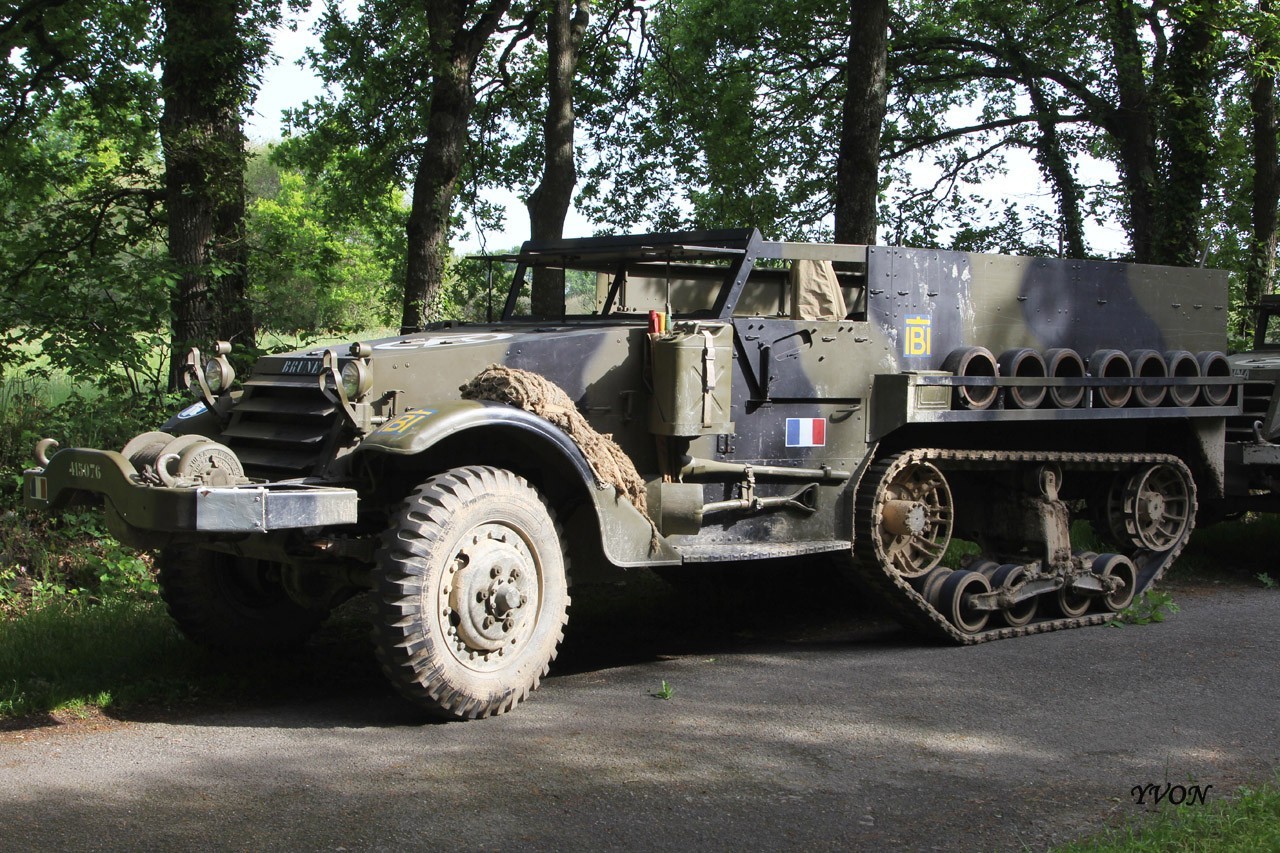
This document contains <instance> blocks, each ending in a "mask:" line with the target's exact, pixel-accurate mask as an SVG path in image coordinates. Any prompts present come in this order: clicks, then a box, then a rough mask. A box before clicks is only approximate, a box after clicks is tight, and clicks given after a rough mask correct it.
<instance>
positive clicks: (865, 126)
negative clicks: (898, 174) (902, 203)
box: [835, 0, 889, 245]
mask: <svg viewBox="0 0 1280 853" xmlns="http://www.w3.org/2000/svg"><path fill="white" fill-rule="evenodd" d="M888 45H889V2H888V0H849V50H848V53H847V55H846V59H845V95H844V109H843V113H842V116H841V126H840V157H839V161H838V162H837V164H836V192H835V239H836V242H837V243H864V244H868V245H870V244H873V243H875V241H876V202H877V200H878V198H879V194H880V131H881V128H882V126H883V125H884V115H885V105H886V103H887V100H888V96H889V84H888V76H887V73H886V71H887V65H888Z"/></svg>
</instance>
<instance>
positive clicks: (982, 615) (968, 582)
mask: <svg viewBox="0 0 1280 853" xmlns="http://www.w3.org/2000/svg"><path fill="white" fill-rule="evenodd" d="M990 591H991V584H990V583H988V582H987V579H986V577H985V576H983V575H981V574H979V573H978V572H952V573H951V574H950V575H948V576H947V579H946V580H944V581H943V582H942V587H941V588H940V589H939V590H938V602H939V604H941V605H942V606H941V607H940V608H939V610H941V611H942V614H943V615H944V616H946V617H947V619H948V621H950V622H951V624H952V625H955V626H956V627H957V628H959V629H960V630H961V631H963V632H964V633H966V634H976V633H978V632H979V631H981V630H982V629H983V628H985V627H987V621H988V620H989V619H990V618H991V613H990V611H987V610H978V609H976V608H974V607H971V606H969V604H968V603H967V601H966V597H967V596H970V595H981V594H982V593H984V592H990Z"/></svg>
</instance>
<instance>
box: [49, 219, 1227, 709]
mask: <svg viewBox="0 0 1280 853" xmlns="http://www.w3.org/2000/svg"><path fill="white" fill-rule="evenodd" d="M495 262H500V263H502V264H504V265H506V266H509V267H510V268H512V269H513V270H514V275H513V282H512V287H511V290H510V292H509V295H508V297H507V299H506V302H505V306H504V307H502V309H501V313H500V316H501V319H500V320H499V321H496V322H492V323H485V324H475V325H460V324H441V325H438V326H435V327H432V328H429V329H427V330H425V331H423V332H420V333H417V334H411V335H405V336H401V337H396V338H390V339H385V340H371V341H359V342H356V343H353V344H352V345H351V346H350V347H349V348H348V347H344V348H340V349H331V350H314V351H304V352H296V353H291V354H288V355H278V356H271V357H267V358H263V359H261V360H260V361H259V362H258V363H257V365H255V367H254V369H253V372H252V374H251V375H250V376H249V377H247V378H245V379H244V381H243V382H242V383H240V385H239V387H234V386H235V383H234V382H233V377H232V375H231V373H230V366H229V365H228V364H227V362H226V359H225V355H224V354H223V352H222V350H223V349H225V347H222V346H219V348H217V349H215V352H214V355H213V357H211V358H209V359H208V360H207V361H206V360H205V359H203V358H202V357H201V356H200V355H199V354H198V353H193V354H192V355H191V356H189V358H188V375H189V378H190V383H191V386H192V388H193V389H195V390H196V392H197V393H198V395H199V396H200V398H201V402H199V403H197V404H196V405H194V406H192V407H191V408H189V409H187V410H186V411H184V412H182V413H181V414H179V415H178V416H176V417H175V418H173V419H172V420H170V421H169V422H168V423H167V424H165V425H164V427H163V428H162V429H161V430H160V431H158V432H155V433H147V434H144V435H142V436H139V437H138V438H136V439H134V440H133V441H132V442H130V444H129V445H128V446H127V447H125V448H124V449H123V450H122V451H120V452H115V451H100V450H86V449H66V450H59V451H58V452H56V453H54V454H53V455H52V456H50V455H49V451H50V450H51V449H52V447H53V445H52V443H50V442H43V443H42V444H41V445H40V446H39V447H38V450H37V455H38V457H39V458H40V460H41V465H42V467H41V468H39V469H36V470H32V471H29V472H27V474H26V483H25V489H26V495H27V500H28V502H29V503H30V504H32V505H34V506H42V507H58V506H62V505H65V504H67V503H69V502H73V501H84V500H97V499H101V500H103V501H104V502H105V506H106V511H107V515H108V518H109V519H110V521H111V523H112V526H113V529H114V531H115V532H116V533H117V535H118V536H119V537H120V538H121V539H123V540H125V541H128V542H132V543H135V544H138V545H141V546H144V547H152V548H156V549H159V551H160V554H159V563H160V567H161V582H162V587H163V591H164V594H165V598H166V600H167V601H168V603H169V607H170V610H171V612H172V613H173V615H174V617H175V618H176V620H177V621H178V624H179V625H180V627H181V628H182V629H183V630H184V631H185V632H186V633H187V634H188V635H189V636H190V637H192V638H193V639H196V640H199V641H203V642H207V643H210V644H213V645H217V646H224V647H240V648H245V647H249V648H256V647H267V646H279V645H284V644H289V643H295V642H298V641H300V640H302V639H304V638H305V637H306V635H307V634H308V632H309V631H311V630H312V629H313V628H314V627H315V626H316V625H317V624H318V623H319V622H320V621H321V620H322V619H323V618H324V616H325V614H326V613H327V612H328V610H329V609H330V608H332V607H333V606H335V605H336V604H337V603H339V602H341V601H342V600H343V599H345V598H347V597H349V596H351V595H354V594H356V593H358V592H360V591H363V590H372V591H373V593H374V595H373V597H374V600H375V602H376V614H377V615H376V617H375V618H376V619H377V623H378V624H377V635H378V637H379V649H378V652H379V657H380V660H381V662H382V665H383V667H384V669H385V671H386V672H387V674H388V676H389V677H390V679H391V680H392V682H393V683H394V684H395V685H396V686H397V687H398V688H399V689H400V691H401V692H403V693H404V694H405V695H407V696H409V697H410V698H411V699H413V700H415V701H417V702H419V703H421V704H422V705H423V706H424V707H426V708H428V709H430V710H432V711H434V712H437V713H440V714H442V715H445V716H450V717H462V718H469V717H478V716H487V715H490V714H494V713H501V712H503V711H506V710H509V709H510V708H512V707H513V706H514V705H515V704H517V703H518V702H520V701H521V700H523V699H524V698H525V697H526V696H527V695H528V693H529V692H530V691H531V690H533V689H534V688H535V687H536V686H537V684H538V681H539V679H540V678H541V676H542V675H543V674H544V673H545V672H546V670H547V667H548V665H549V663H550V662H551V660H552V659H553V658H554V656H555V652H556V648H557V644H558V643H559V641H560V638H561V634H562V630H563V626H564V624H565V620H566V613H567V607H568V602H569V598H568V594H567V589H568V583H567V582H568V578H569V577H570V576H572V577H584V576H590V575H591V574H593V573H595V572H599V571H602V570H605V569H610V567H614V568H622V569H630V568H635V567H652V568H660V569H662V570H663V572H664V574H666V575H667V576H669V577H671V576H675V575H677V573H694V572H698V571H703V570H705V567H706V566H707V564H715V563H733V564H739V563H740V561H744V560H755V559H764V558H772V557H781V556H788V555H798V554H824V553H826V554H834V555H839V556H841V557H842V561H843V562H844V563H845V564H846V565H847V566H848V568H849V570H850V571H852V572H855V573H857V574H858V575H860V576H861V577H862V579H863V580H864V581H865V587H866V588H868V589H869V590H870V591H871V592H872V594H876V595H879V596H881V597H882V598H883V599H884V602H885V605H886V606H887V607H888V608H890V609H891V610H892V611H893V612H894V614H895V615H896V616H898V617H899V618H901V619H902V620H904V621H906V622H907V623H909V624H911V625H915V626H917V627H919V628H921V629H922V630H924V631H926V632H928V633H931V634H934V635H937V636H939V637H943V638H946V639H949V640H952V641H955V642H960V643H971V642H980V641H984V640H988V639H995V638H999V637H1007V636H1014V635H1018V634H1024V633H1030V632H1039V631H1047V630H1054V629H1059V628H1068V627H1075V626H1081V625H1089V624H1098V623H1101V622H1104V621H1106V620H1107V619H1109V618H1111V616H1112V615H1113V614H1114V613H1115V612H1117V611H1119V610H1122V609H1124V608H1125V607H1126V606H1128V604H1129V603H1130V602H1131V601H1132V599H1133V597H1134V595H1135V594H1136V593H1137V592H1139V591H1141V590H1142V589H1144V588H1146V587H1147V586H1149V585H1150V584H1151V583H1153V582H1154V581H1155V580H1156V578H1158V577H1159V575H1160V574H1161V573H1162V572H1163V571H1164V569H1165V568H1166V567H1167V566H1168V565H1169V564H1170V563H1171V562H1172V560H1173V559H1174V558H1175V557H1176V555H1177V554H1178V552H1179V551H1180V550H1181V548H1182V547H1183V545H1184V543H1185V542H1186V540H1187V537H1188V536H1189V535H1190V532H1191V529H1192V526H1193V524H1194V520H1195V516H1196V510H1197V496H1198V495H1199V496H1202V497H1203V498H1205V499H1209V500H1220V499H1223V498H1224V495H1225V493H1224V485H1225V483H1226V481H1227V479H1228V472H1227V470H1226V468H1225V466H1224V461H1223V459H1224V448H1225V447H1226V443H1227V442H1226V429H1227V423H1228V420H1229V419H1239V418H1240V417H1241V416H1242V410H1241V408H1240V403H1239V399H1238V397H1239V393H1238V379H1236V378H1233V377H1232V374H1231V368H1230V366H1229V365H1228V363H1227V361H1226V359H1225V357H1224V356H1223V355H1222V350H1223V349H1225V346H1226V322H1227V311H1226V299H1227V293H1226V289H1227V282H1226V276H1225V274H1222V273H1219V272H1214V271H1207V270H1183V269H1170V268H1160V267H1140V266H1132V265H1122V264H1112V263H1102V262H1092V261H1070V260H1052V259H1042V258H1015V257H1005V256H991V255H973V254H965V253H957V252H944V251H934V250H917V249H901V248H885V247H878V246H876V247H868V246H852V245H819V244H801V243H780V242H770V241H766V240H763V239H762V238H761V237H760V235H759V234H758V233H757V232H755V231H750V230H741V231H721V232H703V233H679V234H648V235H639V236H627V237H600V238H590V239H577V240H562V241H557V242H551V243H526V244H525V245H524V247H523V248H522V249H521V251H520V252H519V253H518V254H516V255H512V256H510V257H506V258H500V259H496V260H495ZM539 268H542V269H544V270H550V271H551V274H553V275H563V276H564V280H565V281H566V282H567V283H573V284H574V285H575V287H574V288H573V290H574V294H575V298H574V301H575V302H582V303H584V304H582V305H578V306H570V307H569V308H567V309H566V310H565V312H564V313H563V315H562V316H556V317H549V318H533V319H531V318H524V317H521V316H519V311H520V306H521V305H523V304H527V299H526V295H525V294H526V292H527V285H526V281H527V279H528V278H529V277H530V274H531V272H533V271H535V270H537V269H539ZM545 274H546V273H543V275H545ZM593 288H594V293H593V292H592V291H593ZM574 311H580V312H582V313H580V314H575V313H574ZM495 365H496V366H498V369H497V370H495V371H490V372H489V374H487V375H489V376H498V377H505V379H506V380H509V381H512V382H515V383H517V384H519V383H525V384H524V385H523V386H521V387H522V388H523V390H521V391H520V392H519V393H518V394H514V393H513V396H511V397H510V400H512V401H515V402H516V403H518V405H511V404H509V402H502V400H504V399H508V398H505V397H500V396H499V397H496V398H495V397H490V398H485V397H483V395H481V398H479V399H464V396H463V394H462V393H461V392H460V388H462V387H463V386H467V385H468V384H469V383H472V380H473V379H475V378H476V377H477V375H478V374H481V373H482V371H485V370H486V368H489V367H490V366H495ZM535 380H536V381H535ZM544 380H545V381H546V382H549V383H552V385H554V388H553V387H552V385H547V384H546V382H544ZM480 384H483V383H480ZM472 387H477V386H476V383H472ZM556 388H558V389H560V391H563V393H564V395H567V396H566V397H561V396H559V391H556V390H555V389H556ZM467 396H468V397H475V396H476V395H475V394H472V393H468V395H467ZM588 426H589V429H588ZM599 435H608V436H611V437H612V440H613V442H615V444H614V445H609V444H608V443H607V442H603V441H602V440H600V439H599ZM601 448H605V450H604V451H602V450H601ZM602 454H603V455H602ZM615 463H621V464H617V465H615ZM632 466H633V467H634V471H630V470H629V469H630V468H631V467H632ZM614 468H617V469H618V471H613V469H614ZM606 469H608V470H606ZM623 469H627V470H623ZM637 475H638V478H637ZM628 482H634V483H641V485H642V486H643V488H642V489H640V488H638V489H635V490H634V491H628V488H629V487H628V486H627V485H626V484H627V483H628ZM624 495H630V497H626V496H624ZM1080 519H1085V520H1088V521H1090V522H1091V523H1092V524H1093V525H1094V527H1095V528H1096V530H1097V531H1098V533H1099V535H1100V536H1101V537H1102V538H1103V539H1104V540H1105V541H1106V542H1107V543H1108V544H1107V550H1106V551H1104V552H1102V553H1092V552H1079V551H1075V550H1073V548H1072V544H1071V541H1070V525H1071V523H1072V522H1073V521H1075V520H1080ZM956 538H959V539H964V540H967V541H970V542H973V543H976V545H977V551H978V552H979V554H978V555H977V556H971V557H968V558H966V559H964V560H962V561H959V563H960V565H958V566H957V565H953V566H951V567H943V566H942V561H943V556H944V552H945V551H946V550H947V547H948V545H949V543H950V542H951V541H952V539H956ZM970 550H973V549H970ZM610 570H612V569H610Z"/></svg>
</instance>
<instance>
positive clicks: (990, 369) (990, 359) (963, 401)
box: [942, 347, 999, 409]
mask: <svg viewBox="0 0 1280 853" xmlns="http://www.w3.org/2000/svg"><path fill="white" fill-rule="evenodd" d="M942 369H943V370H946V371H949V372H951V373H954V374H955V375H956V376H981V377H990V378H992V379H994V378H995V377H996V374H997V370H996V357H995V356H994V355H992V354H991V350H989V349H987V348H986V347H963V348H961V349H957V350H952V351H951V354H950V355H948V356H947V358H946V361H944V362H942ZM998 391H999V389H998V388H996V386H994V385H977V386H967V387H966V386H963V385H957V386H956V388H955V394H954V395H953V398H954V400H955V405H956V407H957V408H960V409H986V408H989V407H990V406H991V404H992V403H994V402H995V401H996V393H997V392H998Z"/></svg>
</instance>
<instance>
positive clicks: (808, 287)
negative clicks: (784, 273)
mask: <svg viewBox="0 0 1280 853" xmlns="http://www.w3.org/2000/svg"><path fill="white" fill-rule="evenodd" d="M848 313H849V309H848V308H847V307H845V304H844V294H843V293H841V292H840V282H839V281H838V280H837V279H836V271H835V269H834V268H832V266H831V262H830V261H804V260H800V261H795V262H793V263H792V264H791V318H792V319H793V320H843V319H844V317H845V315H846V314H848Z"/></svg>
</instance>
